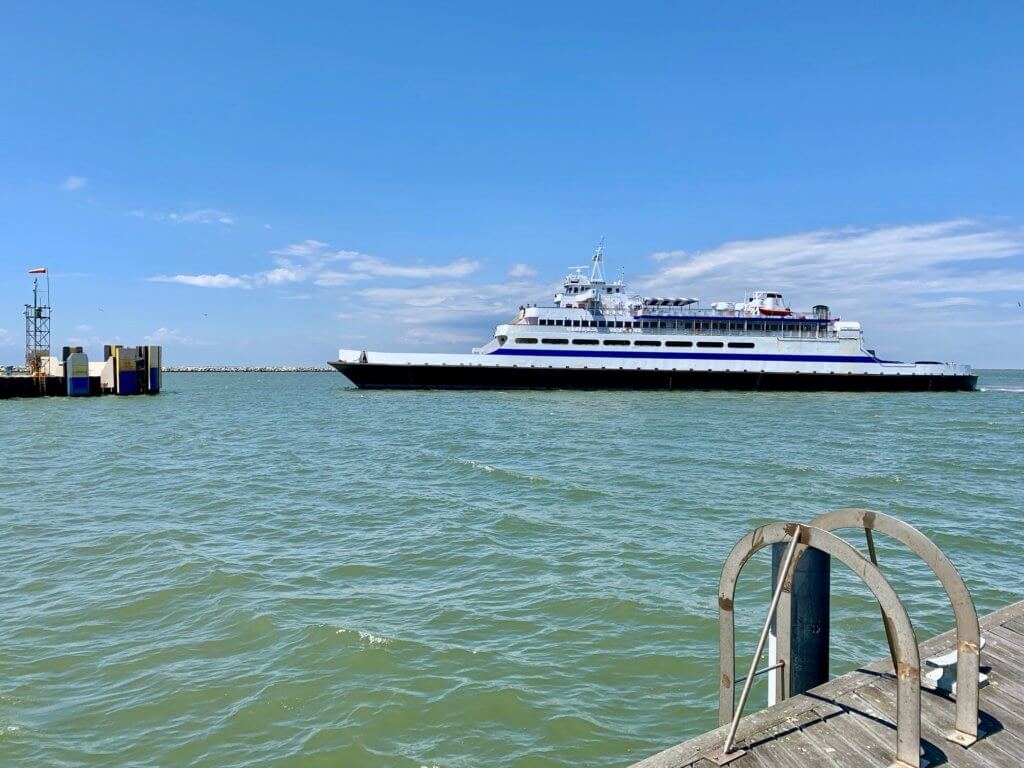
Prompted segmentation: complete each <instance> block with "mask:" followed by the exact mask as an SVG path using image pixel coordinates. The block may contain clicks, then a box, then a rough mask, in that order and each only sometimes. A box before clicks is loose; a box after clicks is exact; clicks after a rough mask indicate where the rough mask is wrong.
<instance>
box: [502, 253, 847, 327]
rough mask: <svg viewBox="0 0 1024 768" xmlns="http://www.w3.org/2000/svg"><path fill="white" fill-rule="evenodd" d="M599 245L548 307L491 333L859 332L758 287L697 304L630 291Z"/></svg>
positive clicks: (525, 310) (523, 311)
mask: <svg viewBox="0 0 1024 768" xmlns="http://www.w3.org/2000/svg"><path fill="white" fill-rule="evenodd" d="M603 254H604V246H603V244H602V245H599V246H598V248H597V250H596V252H595V253H594V256H593V264H592V267H591V271H590V275H589V276H588V275H586V274H584V272H583V269H584V268H583V267H575V268H574V269H575V272H573V273H571V274H569V275H568V276H567V277H566V278H565V281H564V283H563V285H562V289H561V291H560V292H559V293H557V294H556V295H555V298H554V303H553V304H552V305H549V306H539V305H528V306H524V307H520V311H519V315H518V316H517V317H516V318H515V319H514V320H512V321H511V322H510V323H507V324H504V325H502V326H499V328H498V330H497V331H496V335H503V334H507V333H509V332H513V333H514V327H515V326H523V325H526V326H542V327H557V328H571V329H572V330H573V331H574V332H575V331H579V332H581V333H586V332H589V331H607V332H613V333H614V332H622V333H643V334H646V333H654V334H658V333H662V332H664V333H684V334H712V335H730V336H731V335H742V336H774V337H789V338H813V339H829V338H852V337H854V336H856V337H859V335H860V325H859V324H858V323H851V322H842V321H840V320H839V319H838V318H833V317H832V316H831V314H830V312H829V308H828V307H827V306H825V305H821V304H819V305H817V306H815V307H813V308H812V309H811V310H810V311H807V312H795V311H793V310H792V309H790V308H789V307H787V306H786V305H785V302H784V300H783V297H782V294H781V293H774V292H768V291H757V292H754V293H752V294H750V296H748V297H747V299H746V300H745V301H741V302H728V301H716V302H713V303H712V304H711V306H708V307H702V306H700V303H699V300H698V299H695V298H681V297H667V298H663V297H649V296H637V295H630V293H629V292H628V290H627V288H626V285H625V283H624V282H623V281H622V280H616V281H614V282H608V281H606V280H605V279H604V273H603V265H602V261H603Z"/></svg>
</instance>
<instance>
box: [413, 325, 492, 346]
mask: <svg viewBox="0 0 1024 768" xmlns="http://www.w3.org/2000/svg"><path fill="white" fill-rule="evenodd" d="M401 340H402V341H403V342H405V343H406V344H472V343H474V342H481V339H480V337H479V336H475V335H473V334H470V333H466V332H465V331H462V332H459V331H446V330H440V329H437V328H410V329H409V330H408V331H406V333H405V335H404V336H402V338H401Z"/></svg>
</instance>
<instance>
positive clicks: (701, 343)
mask: <svg viewBox="0 0 1024 768" xmlns="http://www.w3.org/2000/svg"><path fill="white" fill-rule="evenodd" d="M697 346H698V347H720V346H722V342H720V341H698V342H697Z"/></svg>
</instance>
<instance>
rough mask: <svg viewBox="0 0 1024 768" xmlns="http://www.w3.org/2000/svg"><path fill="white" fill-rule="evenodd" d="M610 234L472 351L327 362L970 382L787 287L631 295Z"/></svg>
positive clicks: (424, 383)
mask: <svg viewBox="0 0 1024 768" xmlns="http://www.w3.org/2000/svg"><path fill="white" fill-rule="evenodd" d="M603 260H604V244H603V243H602V244H601V245H599V246H598V247H597V250H596V251H595V253H594V256H593V258H592V263H591V265H589V271H590V274H589V276H588V275H587V274H586V269H587V268H586V267H577V268H574V271H573V272H571V273H570V274H569V275H568V276H567V277H566V278H565V282H564V284H563V286H562V290H561V292H560V293H557V294H556V295H555V298H554V303H553V304H552V306H523V307H520V308H519V314H518V315H517V316H516V317H515V319H513V320H511V321H509V322H507V323H502V324H501V325H499V326H498V327H497V328H496V329H495V331H494V338H492V339H491V340H490V341H489V342H488V343H487V344H486V345H484V346H483V347H480V348H479V349H474V350H473V351H472V353H471V354H455V355H448V354H420V353H392V352H369V351H366V350H355V349H341V350H339V352H338V359H337V360H335V361H333V362H332V363H331V365H332V366H333V367H334V368H336V369H337V370H338V371H340V372H341V373H343V374H344V375H345V376H346V377H348V379H349V380H350V381H351V382H352V383H353V384H355V385H356V386H357V387H360V388H364V389H750V390H822V391H825V390H833V391H904V390H905V391H946V392H949V391H957V390H963V391H969V390H973V389H974V388H975V386H976V384H977V379H978V377H977V376H975V375H974V374H972V373H971V367H970V366H969V365H958V364H954V363H940V362H933V361H919V362H915V363H902V362H896V361H893V360H883V359H881V358H880V357H878V356H877V355H876V354H875V352H874V350H870V349H867V348H865V346H864V335H863V332H862V330H861V326H860V323H858V322H852V321H849V320H840V319H839V318H833V317H832V316H831V313H830V310H829V308H828V307H827V306H825V305H823V304H819V305H817V306H815V307H813V308H812V309H811V310H810V311H809V312H796V311H793V310H792V309H790V308H789V307H788V306H787V305H786V302H785V301H784V300H783V298H782V294H781V293H777V292H772V291H755V292H752V293H750V294H749V295H747V296H746V298H745V300H744V301H741V302H736V303H733V302H725V301H719V302H714V303H712V304H711V305H710V306H708V307H702V306H701V305H700V303H699V301H698V300H697V299H694V298H678V297H644V296H636V295H631V294H630V293H629V292H628V291H627V289H626V285H625V283H624V282H623V281H622V280H614V281H611V282H609V281H606V280H605V277H604V266H603Z"/></svg>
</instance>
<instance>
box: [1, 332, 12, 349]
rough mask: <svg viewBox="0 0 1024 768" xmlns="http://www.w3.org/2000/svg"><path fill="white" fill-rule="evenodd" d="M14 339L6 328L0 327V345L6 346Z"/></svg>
mask: <svg viewBox="0 0 1024 768" xmlns="http://www.w3.org/2000/svg"><path fill="white" fill-rule="evenodd" d="M13 341H14V337H13V336H12V335H11V332H10V331H8V330H7V329H6V328H0V345H2V346H6V345H8V344H11V343H12V342H13Z"/></svg>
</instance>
